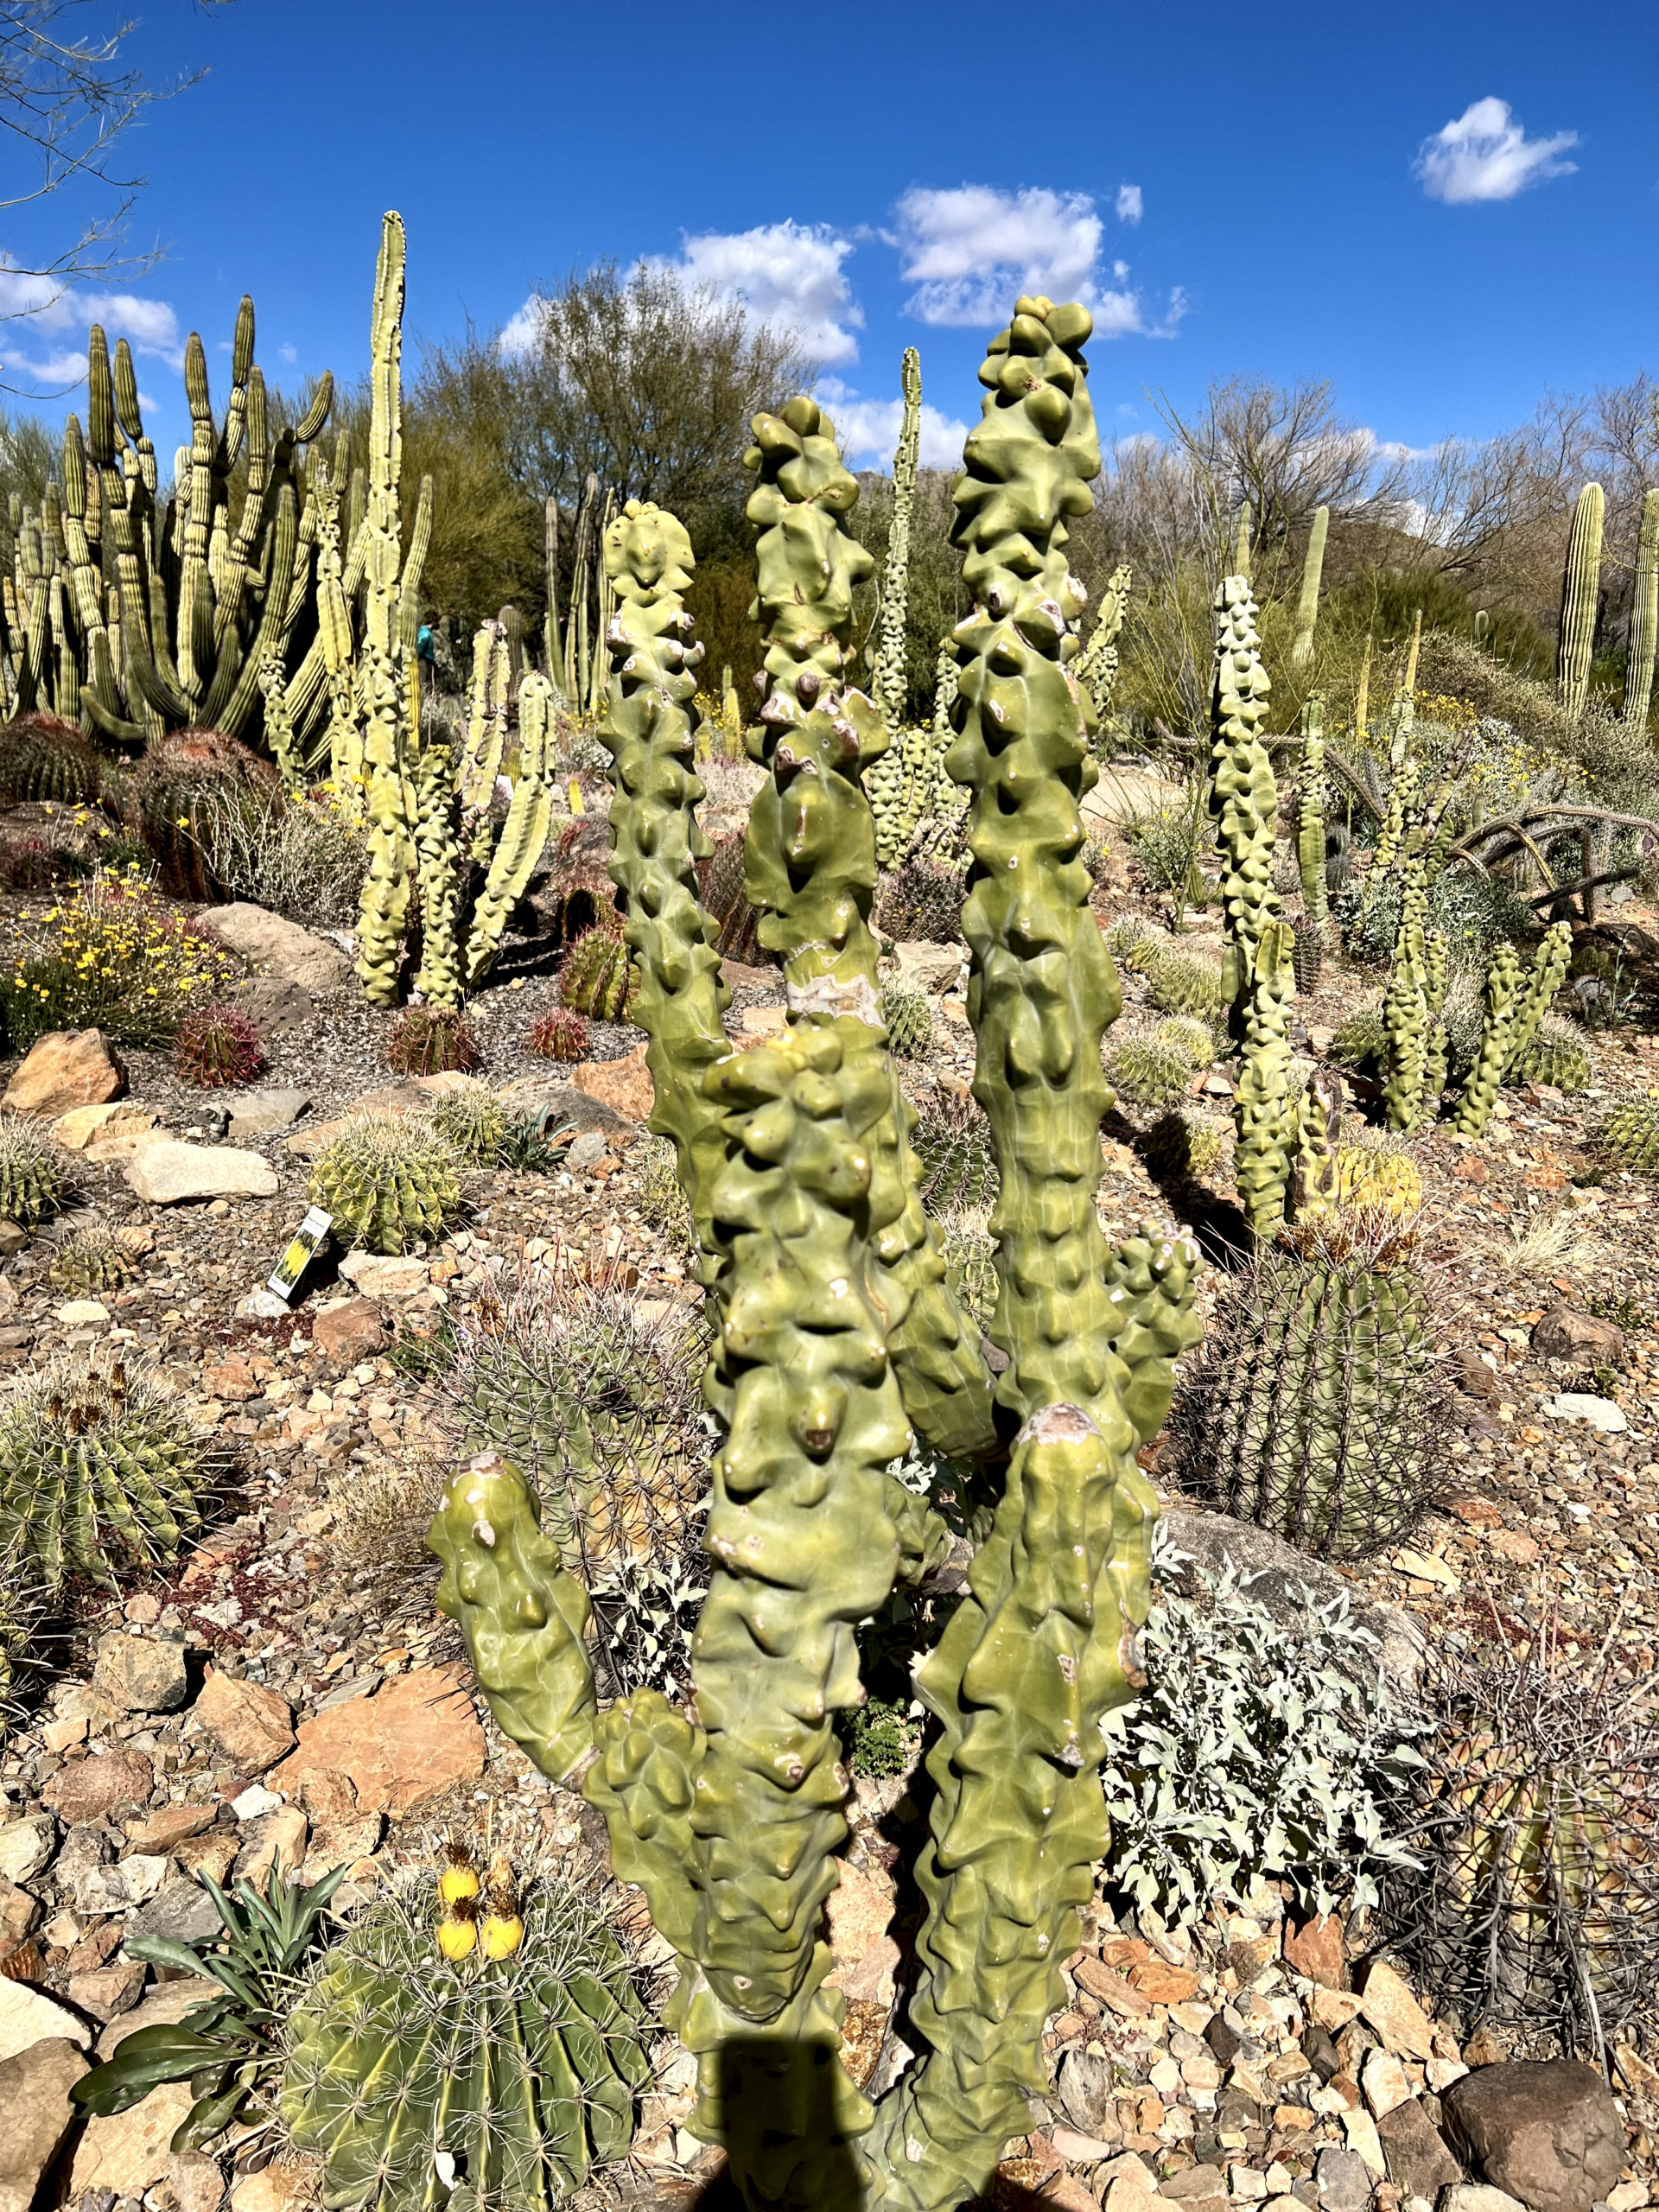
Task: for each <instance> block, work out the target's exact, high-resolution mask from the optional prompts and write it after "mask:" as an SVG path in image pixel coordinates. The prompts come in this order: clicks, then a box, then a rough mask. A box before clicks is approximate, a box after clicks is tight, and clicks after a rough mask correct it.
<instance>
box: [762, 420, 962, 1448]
mask: <svg viewBox="0 0 1659 2212" xmlns="http://www.w3.org/2000/svg"><path fill="white" fill-rule="evenodd" d="M754 435H755V444H754V447H753V448H752V449H751V451H750V452H749V454H747V456H746V461H747V466H748V467H750V468H751V469H752V470H753V471H754V473H755V474H756V476H757V478H758V482H757V484H756V486H755V489H754V491H753V493H752V495H751V497H750V499H749V503H748V515H749V519H750V520H751V521H752V522H753V523H754V524H756V526H757V530H758V533H759V534H758V537H757V539H756V543H755V559H756V567H757V570H758V584H759V588H758V597H757V613H759V614H760V615H761V616H763V617H764V618H765V619H766V623H767V632H766V640H767V642H766V676H767V679H768V683H769V690H768V692H767V696H766V701H765V703H764V704H763V705H762V707H761V709H760V719H759V721H757V722H756V723H755V724H754V725H753V726H752V728H751V729H750V730H749V732H748V733H747V744H748V747H749V750H750V752H751V753H752V754H753V757H754V758H755V759H757V760H761V761H763V762H764V763H765V765H766V766H767V767H768V768H769V770H770V771H771V774H770V779H769V780H768V782H767V783H766V784H765V785H763V786H762V787H761V789H760V791H759V792H758V793H757V795H756V797H755V800H754V804H753V807H752V809H751V810H750V815H749V829H748V837H747V843H746V847H745V853H744V885H745V889H746V890H747V893H748V897H749V900H750V903H751V904H752V905H753V906H755V907H757V908H758V909H759V910H760V916H761V919H760V941H761V943H762V944H765V945H766V946H768V947H769V948H770V949H772V950H774V951H777V952H780V953H781V954H782V955H783V957H784V981H785V992H786V995H787V997H788V1001H789V1006H790V1011H791V1019H793V1020H804V1019H810V1018H815V1017H816V1016H817V1015H818V1014H831V1015H833V1017H834V1018H835V1020H836V1025H837V1028H838V1031H839V1033H840V1036H841V1039H842V1049H843V1051H844V1052H847V1053H848V1054H849V1056H851V1057H854V1058H868V1059H873V1060H876V1061H880V1062H881V1064H882V1065H883V1066H884V1069H885V1080H886V1082H887V1094H888V1109H887V1114H886V1116H883V1118H882V1120H881V1122H880V1124H879V1125H878V1127H877V1128H875V1129H874V1130H873V1132H872V1136H871V1142H872V1145H873V1147H874V1175H875V1183H874V1196H873V1198H872V1205H871V1216H872V1243H873V1247H874V1255H875V1259H876V1262H877V1263H878V1268H877V1274H876V1278H875V1281H876V1287H877V1294H878V1296H879V1298H880V1303H881V1306H882V1309H883V1313H884V1315H885V1318H886V1322H887V1345H888V1350H889V1352H890V1353H891V1355H892V1357H893V1363H894V1366H895V1369H896V1370H897V1373H898V1375H899V1386H900V1388H901V1389H902V1390H903V1391H904V1394H905V1405H906V1411H907V1412H908V1413H909V1414H910V1417H911V1419H912V1421H913V1422H914V1423H915V1425H916V1427H917V1428H918V1431H919V1432H920V1433H922V1434H923V1435H924V1436H925V1437H926V1438H927V1440H928V1441H929V1442H930V1443H931V1444H932V1445H933V1446H935V1447H936V1448H937V1449H938V1450H939V1451H941V1452H945V1453H946V1454H947V1455H948V1456H950V1457H953V1458H965V1457H971V1456H975V1455H977V1454H982V1453H984V1452H987V1451H989V1450H991V1449H993V1448H994V1446H995V1433H994V1430H993V1427H992V1421H991V1414H990V1398H989V1390H988V1378H987V1376H986V1372H985V1367H984V1362H983V1359H982V1356H981V1353H980V1350H979V1345H978V1343H977V1340H976V1335H975V1333H974V1332H972V1331H971V1330H969V1328H967V1327H966V1326H964V1325H963V1319H962V1316H961V1315H960V1313H958V1312H957V1306H956V1301H955V1300H954V1299H953V1298H952V1297H951V1295H950V1290H949V1288H948V1287H947V1285H946V1283H945V1280H944V1260H943V1258H942V1257H941V1256H940V1254H939V1249H938V1239H937V1237H936V1236H935V1235H934V1233H933V1231H932V1230H931V1227H930V1225H929V1224H928V1222H927V1218H926V1217H925V1214H924V1213H923V1211H922V1208H921V1202H920V1199H919V1197H918V1185H917V1174H916V1163H915V1160H914V1156H913V1154H912V1151H911V1147H910V1134H909V1133H910V1128H911V1127H912V1121H913V1116H912V1114H911V1112H910V1109H908V1107H907V1106H906V1103H905V1101H904V1099H903V1096H902V1095H901V1093H900V1092H899V1084H898V1077H897V1075H896V1074H895V1073H894V1071H893V1069H892V1067H891V1065H890V1063H887V1061H886V1058H885V1055H884V1054H883V1052H882V1046H883V1044H884V1041H885V1033H884V1032H883V1031H882V1029H881V1027H880V1007H879V1002H878V997H877V990H876V946H875V939H874V937H873V936H872V935H871V933H870V928H869V911H870V901H871V897H872V893H873V892H874V885H875V830H874V823H873V821H872V819H871V816H870V808H869V802H868V799H867V798H866V797H865V794H864V789H863V785H862V783H861V769H862V768H863V767H864V766H866V765H867V764H868V763H869V762H870V761H872V760H875V759H877V758H878V757H879V756H880V754H881V753H883V752H885V751H886V750H887V743H888V739H887V730H886V728H885V727H884V726H883V724H882V722H881V720H880V715H878V714H877V712H876V710H875V709H874V707H873V706H872V704H871V702H869V700H868V699H867V698H866V697H865V696H864V695H863V694H862V693H861V692H859V691H856V690H850V689H844V688H843V685H844V682H845V677H846V671H847V668H848V665H849V631H850V626H851V621H852V602H853V591H854V588H855V586H856V585H857V584H858V583H860V582H861V581H862V580H863V579H864V577H866V576H867V575H868V574H869V570H870V567H871V562H870V556H869V555H868V553H867V552H866V551H865V550H864V549H863V547H862V546H861V545H860V544H859V543H857V541H856V540H855V538H854V537H852V536H851V534H850V532H849V531H848V530H847V528H846V527H845V522H844V518H845V516H846V515H847V513H848V512H849V510H850V509H851V507H852V506H853V505H854V502H855V500H856V499H857V497H858V487H857V485H856V484H855V481H854V480H853V478H852V477H851V476H850V475H849V474H848V473H847V471H846V469H845V468H843V467H842V462H841V455H840V454H839V453H838V452H837V451H836V443H835V438H834V434H833V431H832V429H831V428H830V425H829V423H827V422H826V421H825V420H824V418H823V415H822V414H821V413H820V411H819V410H818V408H817V404H816V403H815V402H813V401H812V400H810V399H805V398H802V399H793V400H791V402H790V403H789V404H788V406H787V407H785V410H784V411H783V413H782V415H781V416H774V415H761V416H757V417H756V418H755V422H754Z"/></svg>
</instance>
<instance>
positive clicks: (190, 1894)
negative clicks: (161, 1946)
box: [127, 1874, 220, 1943]
mask: <svg viewBox="0 0 1659 2212" xmlns="http://www.w3.org/2000/svg"><path fill="white" fill-rule="evenodd" d="M219 1925H220V1923H219V1907H218V1906H217V1905H216V1904H214V1903H213V1899H212V1897H209V1896H208V1894H207V1891H206V1890H204V1889H203V1888H202V1886H201V1884H200V1882H198V1881H196V1880H194V1878H192V1877H191V1876H190V1875H188V1874H175V1876H174V1877H173V1878H172V1880H171V1881H170V1882H163V1883H162V1886H161V1888H160V1889H159V1890H157V1891H156V1894H155V1896H154V1897H151V1899H150V1900H149V1904H147V1905H144V1906H143V1907H142V1908H141V1909H140V1910H138V1911H137V1912H136V1913H135V1914H134V1915H133V1916H132V1920H131V1922H130V1925H129V1927H128V1929H127V1933H128V1934H129V1935H130V1936H166V1937H167V1939H168V1942H173V1943H205V1942H207V1940H208V1939H209V1937H210V1936H217V1935H218V1934H219Z"/></svg>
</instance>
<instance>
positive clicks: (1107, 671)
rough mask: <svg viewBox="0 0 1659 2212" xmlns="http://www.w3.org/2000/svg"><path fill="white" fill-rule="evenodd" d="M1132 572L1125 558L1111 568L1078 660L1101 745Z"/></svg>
mask: <svg viewBox="0 0 1659 2212" xmlns="http://www.w3.org/2000/svg"><path fill="white" fill-rule="evenodd" d="M1133 574H1134V572H1133V570H1132V569H1130V567H1129V564H1128V562H1127V561H1122V562H1120V563H1118V565H1117V567H1116V568H1115V569H1113V570H1112V573H1111V575H1110V577H1109V579H1108V581H1107V585H1106V588H1105V590H1104V591H1103V593H1102V594H1101V601H1100V613H1098V614H1097V615H1096V618H1095V627H1094V633H1093V635H1092V636H1091V637H1090V640H1089V645H1088V648H1087V650H1086V651H1085V652H1084V653H1083V655H1082V656H1081V658H1079V659H1078V662H1077V680H1078V682H1079V683H1083V684H1085V685H1086V686H1087V687H1088V692H1089V696H1090V700H1091V702H1093V705H1094V709H1095V729H1096V741H1097V742H1098V743H1099V744H1100V745H1101V747H1105V744H1106V726H1107V719H1108V717H1109V715H1110V714H1111V711H1112V695H1113V693H1114V692H1115V691H1116V689H1117V660H1118V654H1117V641H1118V639H1119V638H1120V637H1121V636H1122V633H1123V618H1124V616H1125V614H1127V613H1128V606H1129V585H1130V582H1131V581H1132V579H1133Z"/></svg>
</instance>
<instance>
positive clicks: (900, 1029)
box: [880, 976, 933, 1060]
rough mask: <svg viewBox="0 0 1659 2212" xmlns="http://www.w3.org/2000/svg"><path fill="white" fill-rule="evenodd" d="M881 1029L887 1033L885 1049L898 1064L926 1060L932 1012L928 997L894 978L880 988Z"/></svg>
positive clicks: (909, 984)
mask: <svg viewBox="0 0 1659 2212" xmlns="http://www.w3.org/2000/svg"><path fill="white" fill-rule="evenodd" d="M880 1003H881V1026H882V1027H883V1028H884V1029H885V1030H886V1031H887V1049H888V1050H889V1052H896V1053H897V1054H898V1055H899V1058H900V1059H901V1060H919V1059H922V1058H925V1056H926V1052H927V1048H928V1046H929V1045H930V1044H931V1042H932V1039H933V1009H932V1007H931V1006H930V1005H929V1004H928V1002H927V993H926V992H925V991H918V989H917V988H916V987H915V985H914V984H913V983H906V982H902V981H901V980H900V979H899V978H898V977H897V976H895V977H894V978H893V980H892V981H891V982H887V983H884V984H883V985H882V987H881V1001H880Z"/></svg>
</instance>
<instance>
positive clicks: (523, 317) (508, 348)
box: [495, 292, 546, 353]
mask: <svg viewBox="0 0 1659 2212" xmlns="http://www.w3.org/2000/svg"><path fill="white" fill-rule="evenodd" d="M545 311H546V302H545V301H544V300H543V297H542V296H541V294H540V293H539V292H532V293H531V296H530V297H529V298H528V299H527V300H526V301H525V302H524V305H523V307H521V308H519V310H518V313H517V314H516V315H512V316H510V317H509V318H508V320H507V321H506V322H505V324H503V326H502V329H501V335H500V336H499V338H498V339H497V340H496V341H495V342H496V344H497V345H498V346H499V347H500V349H501V351H502V352H503V353H529V351H530V349H531V346H533V345H534V344H535V343H536V339H537V333H538V332H539V331H540V329H541V327H542V316H543V314H544V312H545Z"/></svg>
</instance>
